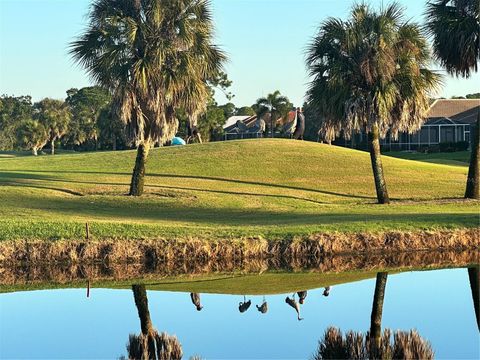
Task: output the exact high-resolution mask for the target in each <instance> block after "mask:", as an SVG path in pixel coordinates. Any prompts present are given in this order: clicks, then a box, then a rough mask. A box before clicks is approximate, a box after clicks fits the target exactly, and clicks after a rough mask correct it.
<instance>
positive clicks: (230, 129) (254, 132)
mask: <svg viewBox="0 0 480 360" xmlns="http://www.w3.org/2000/svg"><path fill="white" fill-rule="evenodd" d="M264 131H265V127H263V130H262V127H261V124H260V123H259V122H258V121H257V115H253V116H231V117H230V118H228V119H227V121H226V122H225V125H223V132H224V134H225V135H224V136H225V140H235V139H250V138H258V137H262V136H263V133H264Z"/></svg>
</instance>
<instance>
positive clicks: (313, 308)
mask: <svg viewBox="0 0 480 360" xmlns="http://www.w3.org/2000/svg"><path fill="white" fill-rule="evenodd" d="M471 269H477V270H476V274H475V276H476V279H477V280H476V281H477V284H478V268H471ZM473 273H474V271H471V272H470V273H469V271H468V270H467V269H466V268H457V269H442V270H434V271H433V270H432V271H415V272H403V273H390V274H388V277H387V276H386V273H384V275H385V279H386V286H385V294H384V301H383V314H381V327H382V329H385V328H390V329H392V331H395V330H403V331H409V330H411V329H416V330H417V331H418V334H419V335H420V336H421V337H422V338H423V339H425V340H426V341H428V342H429V343H430V344H431V346H432V348H433V351H434V352H435V358H452V359H453V358H457V359H458V358H465V359H467V358H468V359H478V358H479V357H480V350H479V349H480V337H479V328H478V324H477V318H476V314H475V310H474V305H473V304H474V301H473V296H472V295H473V293H472V288H471V284H472V282H471V281H470V279H471V278H472V277H471V276H470V277H469V274H470V275H473ZM272 276H277V279H278V282H279V283H281V282H282V281H283V280H282V279H284V278H283V277H282V274H281V273H277V274H275V275H272ZM316 276H317V277H318V282H317V284H322V287H321V288H316V289H309V290H308V291H307V294H306V295H307V296H306V298H305V300H304V301H303V304H300V298H299V294H293V293H292V292H290V293H283V294H275V293H274V291H272V290H271V288H270V287H268V289H265V295H263V294H262V290H263V289H262V280H261V279H262V277H258V278H255V277H252V276H250V279H251V280H253V282H252V283H254V284H256V285H255V286H253V287H251V289H253V290H248V288H246V287H243V288H241V289H237V290H238V291H231V292H232V293H235V294H236V295H228V294H215V292H217V291H216V288H215V283H216V281H217V280H216V279H215V278H214V277H212V278H209V279H207V280H201V279H199V280H194V281H186V282H185V284H183V285H182V289H183V291H185V292H180V291H178V292H174V291H164V290H163V291H162V290H151V289H152V288H156V289H158V288H159V287H158V286H157V287H155V284H154V283H152V282H150V283H149V284H147V285H146V290H147V291H146V293H143V294H146V296H147V298H148V307H146V306H145V308H144V309H143V310H141V308H142V300H141V295H142V289H145V286H144V285H141V286H136V287H135V289H136V290H135V291H132V286H131V285H132V283H130V285H126V284H122V285H121V286H120V287H122V288H115V287H116V286H115V285H109V286H108V287H110V289H104V288H90V289H86V288H81V289H79V288H76V289H54V290H37V291H21V292H7V293H3V294H1V295H0V320H1V321H0V358H2V359H9V358H23V359H35V358H52V359H53V358H84V359H94V358H95V359H98V358H102V359H103V358H105V359H107V358H108V359H112V358H120V357H122V356H125V357H127V358H128V352H127V345H126V344H127V342H128V341H129V335H130V334H139V333H141V322H140V319H139V314H140V315H142V316H145V314H147V317H148V319H147V320H151V324H152V325H153V327H154V328H155V329H157V330H158V332H159V333H161V332H166V333H168V334H169V335H176V336H177V338H178V340H179V342H180V343H181V346H182V349H183V354H184V356H183V358H184V359H188V358H190V357H191V356H194V355H198V356H200V357H201V358H202V359H279V358H282V359H309V358H311V357H312V356H313V354H314V353H315V351H316V349H317V346H318V342H319V340H320V339H321V338H322V337H323V335H324V333H325V331H326V330H327V328H329V327H332V326H333V327H338V328H340V329H341V330H342V331H348V330H354V331H358V332H364V333H366V332H367V331H368V330H369V329H370V326H371V314H372V304H374V300H373V299H374V293H376V290H378V289H377V287H378V276H377V280H376V279H375V274H373V275H369V274H367V276H366V277H367V279H362V280H358V281H353V282H348V281H352V280H348V279H346V278H344V281H346V282H344V283H339V281H337V282H335V281H333V280H329V281H327V282H325V281H323V280H322V276H323V275H322V274H316ZM361 278H362V277H361V276H357V279H361ZM222 279H224V278H222ZM345 279H346V280H345ZM352 279H353V278H352ZM255 280H258V281H255ZM340 282H341V281H340ZM328 283H331V284H335V285H331V286H329V288H327V287H328ZM159 284H160V285H161V282H160V283H159ZM233 284H235V282H233ZM239 284H240V283H239ZM157 285H158V284H157ZM167 285H168V284H167ZM376 285H377V286H376ZM231 286H233V288H235V286H234V285H231ZM239 286H240V285H239ZM299 286H303V284H301V283H299ZM160 288H162V286H160ZM167 288H168V287H167ZM326 288H327V289H326ZM190 289H191V290H190ZM199 289H203V291H208V292H209V293H199V292H197V291H199ZM303 290H305V288H297V291H303ZM326 290H327V291H326ZM9 291H12V290H11V289H10V290H9ZM189 291H195V293H194V294H191V293H190V292H189ZM242 291H246V292H249V293H250V294H255V295H248V294H246V295H245V296H243V295H241V292H242ZM477 291H478V288H477ZM87 293H88V297H87ZM134 295H135V299H136V300H137V306H136V302H135V300H134ZM197 295H198V297H197ZM325 295H328V296H325ZM192 297H193V298H192ZM286 298H288V299H290V300H291V299H294V300H295V303H291V304H289V303H287V302H286ZM145 300H146V299H145ZM249 300H250V301H251V305H250V307H249V308H248V309H246V310H245V309H244V308H242V310H245V311H244V312H240V311H239V304H240V303H244V302H245V301H247V302H248V301H249ZM195 301H200V304H199V305H201V306H202V309H201V311H198V310H197V308H196V306H195V305H194V302H195ZM264 302H266V303H267V304H268V306H267V309H265V307H264V308H262V307H261V305H262V304H263V303H264ZM290 302H291V301H290ZM477 302H478V297H477ZM143 305H147V303H146V302H144V303H143ZM291 305H297V306H298V310H299V312H300V314H299V315H298V314H297V312H296V309H295V308H294V307H293V306H291ZM477 306H478V303H477ZM245 307H246V306H245ZM260 310H266V312H264V313H262V312H261V311H260ZM145 311H146V312H145ZM148 314H149V316H148ZM299 317H300V318H302V319H303V320H300V321H299V320H298V318H299ZM143 320H144V321H145V318H144V319H143ZM142 324H143V323H142Z"/></svg>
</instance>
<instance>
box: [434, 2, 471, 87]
mask: <svg viewBox="0 0 480 360" xmlns="http://www.w3.org/2000/svg"><path fill="white" fill-rule="evenodd" d="M479 14H480V2H479V1H478V0H432V1H429V2H428V5H427V11H426V17H427V28H428V30H429V32H430V34H431V35H432V37H433V51H434V54H435V57H436V58H437V60H439V61H440V63H441V64H442V66H443V67H445V68H446V69H447V71H448V72H449V73H450V74H454V75H457V76H463V77H467V78H468V77H469V76H470V75H471V73H472V72H477V70H478V61H479V60H480V16H479Z"/></svg>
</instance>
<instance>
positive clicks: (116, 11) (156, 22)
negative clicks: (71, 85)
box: [71, 0, 226, 196]
mask: <svg viewBox="0 0 480 360" xmlns="http://www.w3.org/2000/svg"><path fill="white" fill-rule="evenodd" d="M89 16H90V23H89V26H88V28H87V30H86V31H85V33H84V34H83V35H82V36H81V37H80V38H79V39H78V40H76V41H74V42H73V43H72V44H71V54H72V55H73V57H74V58H75V59H76V60H77V61H78V62H79V63H80V64H81V65H82V66H84V67H85V68H86V69H87V70H88V72H89V74H90V76H91V77H92V78H93V79H94V80H95V81H96V82H97V83H98V85H101V86H104V87H106V88H108V89H110V91H111V92H112V94H113V99H114V100H113V108H114V110H115V112H116V113H117V114H118V116H119V117H120V118H121V119H122V120H123V121H124V122H125V123H126V124H127V128H128V135H129V137H130V138H131V139H132V140H133V141H134V142H135V143H136V145H137V147H138V150H137V158H136V161H135V167H134V170H133V174H132V181H131V184H130V195H133V196H140V195H142V193H143V188H144V175H145V163H146V159H147V156H148V152H149V149H150V147H151V145H152V143H153V142H155V141H162V142H164V141H165V140H171V138H173V136H174V135H175V132H176V127H177V126H178V121H177V119H176V116H175V111H176V110H177V109H178V108H180V107H185V108H188V110H187V112H189V113H190V114H193V113H198V112H201V111H202V110H203V108H204V104H203V103H204V102H206V98H207V96H206V95H205V93H206V90H205V89H206V86H207V85H206V82H207V79H209V78H211V77H213V76H215V74H217V73H218V72H219V71H221V69H222V64H223V62H224V61H225V60H226V57H225V55H224V54H223V53H222V52H221V51H220V50H219V49H218V48H217V47H216V46H215V45H213V36H214V34H213V20H212V14H211V11H210V2H209V0H131V1H125V0H95V1H94V2H93V5H92V8H91V11H90V15H89Z"/></svg>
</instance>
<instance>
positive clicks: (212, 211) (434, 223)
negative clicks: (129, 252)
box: [0, 139, 479, 239]
mask: <svg viewBox="0 0 480 360" xmlns="http://www.w3.org/2000/svg"><path fill="white" fill-rule="evenodd" d="M134 158H135V152H134V151H122V152H98V153H83V154H66V155H56V156H53V157H52V156H40V157H17V158H15V157H7V158H0V201H1V205H0V219H1V220H0V239H16V238H49V239H57V238H78V237H82V236H83V232H84V230H83V228H84V224H85V222H89V223H90V225H91V229H92V233H93V235H94V236H96V237H100V238H101V237H157V236H176V237H185V236H199V237H224V236H271V237H279V238H281V237H285V236H292V235H306V234H311V233H315V232H324V231H382V230H392V229H399V230H415V229H436V228H459V227H475V226H478V221H479V218H478V210H479V207H478V205H479V204H478V202H475V201H470V202H466V201H460V200H456V199H459V198H461V197H462V195H463V192H464V186H465V180H466V173H467V167H466V166H458V164H456V165H457V166H450V165H442V164H433V163H426V162H417V161H410V160H403V159H398V158H392V157H384V168H385V175H386V179H387V182H388V186H389V192H390V196H391V198H393V200H394V203H393V204H392V205H389V206H379V205H376V204H375V202H376V198H375V187H374V182H373V176H372V171H371V167H370V159H369V155H368V154H367V153H365V152H360V151H355V150H350V149H346V148H340V147H333V146H328V145H323V144H316V143H310V142H299V141H290V140H279V139H277V140H267V139H265V140H252V141H231V142H220V143H210V144H204V145H189V146H185V147H170V148H162V149H155V150H153V151H152V152H151V154H150V158H149V161H148V164H147V179H146V185H147V187H146V195H145V196H144V197H142V198H130V197H127V196H125V194H126V193H127V191H128V185H129V181H130V174H131V170H132V168H133V163H134Z"/></svg>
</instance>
